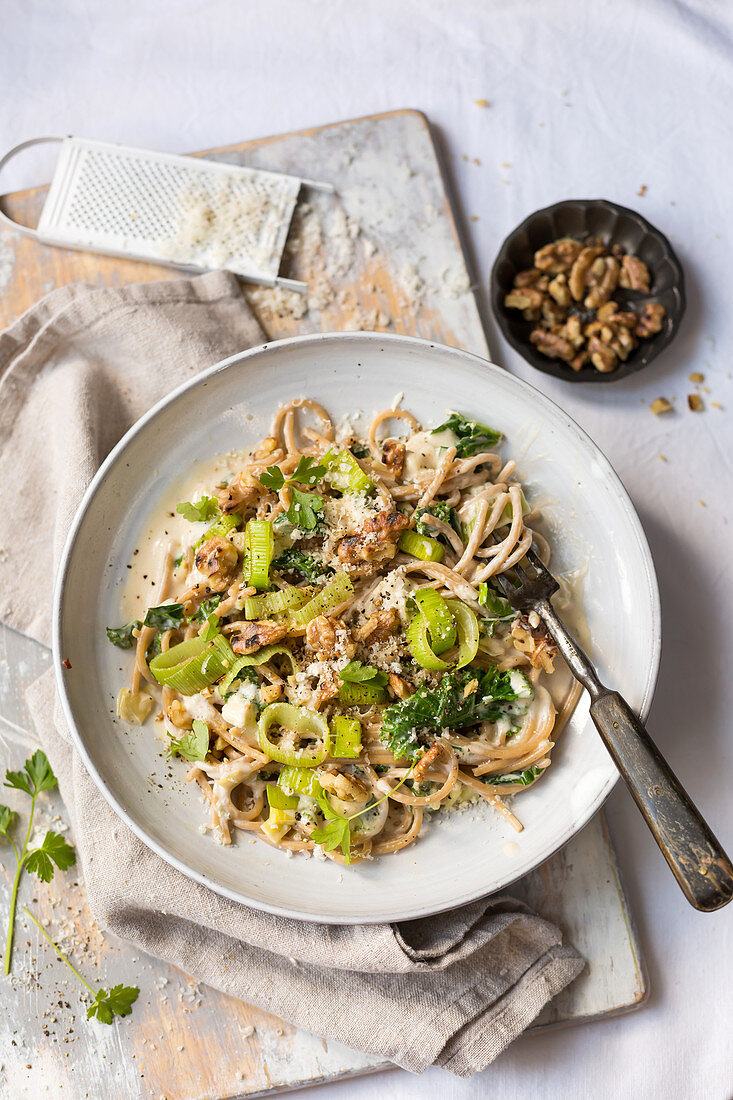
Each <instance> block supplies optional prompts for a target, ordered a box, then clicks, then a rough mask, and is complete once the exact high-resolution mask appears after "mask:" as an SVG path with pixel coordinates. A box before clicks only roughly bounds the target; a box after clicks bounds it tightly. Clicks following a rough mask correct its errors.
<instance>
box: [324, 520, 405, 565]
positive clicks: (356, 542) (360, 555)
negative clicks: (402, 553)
mask: <svg viewBox="0 0 733 1100" xmlns="http://www.w3.org/2000/svg"><path fill="white" fill-rule="evenodd" d="M409 522H410V521H409V520H408V518H407V516H403V515H402V513H401V512H391V511H389V510H387V509H385V510H384V511H383V512H378V513H377V515H376V516H373V517H372V518H371V519H368V520H367V521H366V523H365V524H364V526H363V527H362V529H361V532H360V533H359V534H358V535H347V537H346V538H344V539H342V540H341V542H340V543H339V547H338V551H337V553H338V556H339V560H340V561H341V562H343V564H344V565H352V566H357V567H363V566H364V565H372V566H373V565H376V564H377V562H379V561H386V560H389V558H393V557H394V555H395V552H396V547H395V543H396V542H397V539H398V538H399V537H400V535H401V533H402V532H403V531H404V530H405V528H406V527H407V526H409ZM362 571H364V570H363V568H362Z"/></svg>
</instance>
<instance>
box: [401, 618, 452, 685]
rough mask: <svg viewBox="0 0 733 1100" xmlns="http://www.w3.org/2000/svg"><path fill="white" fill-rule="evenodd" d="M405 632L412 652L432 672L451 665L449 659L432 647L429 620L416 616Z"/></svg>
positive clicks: (440, 670)
mask: <svg viewBox="0 0 733 1100" xmlns="http://www.w3.org/2000/svg"><path fill="white" fill-rule="evenodd" d="M405 633H406V635H407V644H408V646H409V647H410V653H411V654H412V656H413V657H414V659H415V660H416V661H417V663H418V664H419V665H421V666H422V668H427V669H428V670H429V671H430V672H444V671H445V670H446V669H448V668H450V667H451V666H450V664H449V663H448V662H447V661H444V660H442V659H441V658H440V657H438V656H437V655H436V653H435V652H434V650H433V649H432V648H431V646H430V642H429V640H428V626H427V622H426V621H425V619H423V618H422V616H421V615H416V616H415V618H414V619H413V620H412V622H411V623H410V625H409V626H408V628H407V630H406V631H405Z"/></svg>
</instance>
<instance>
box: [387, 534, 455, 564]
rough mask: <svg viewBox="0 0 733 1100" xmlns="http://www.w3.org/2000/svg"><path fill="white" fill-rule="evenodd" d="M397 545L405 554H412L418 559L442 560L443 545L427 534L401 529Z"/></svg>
mask: <svg viewBox="0 0 733 1100" xmlns="http://www.w3.org/2000/svg"><path fill="white" fill-rule="evenodd" d="M397 545H398V546H399V548H400V550H404V552H405V553H406V554H412V556H413V558H419V559H420V561H442V560H443V555H444V554H445V547H444V546H443V544H442V543H440V542H438V540H437V539H431V538H430V537H429V536H428V535H418V534H417V532H416V531H403V532H402V534H401V535H400V537H399V539H398V541H397Z"/></svg>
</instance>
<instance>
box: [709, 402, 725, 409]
mask: <svg viewBox="0 0 733 1100" xmlns="http://www.w3.org/2000/svg"><path fill="white" fill-rule="evenodd" d="M710 408H711V409H722V408H723V406H722V405H721V404H720V402H719V401H711V402H710Z"/></svg>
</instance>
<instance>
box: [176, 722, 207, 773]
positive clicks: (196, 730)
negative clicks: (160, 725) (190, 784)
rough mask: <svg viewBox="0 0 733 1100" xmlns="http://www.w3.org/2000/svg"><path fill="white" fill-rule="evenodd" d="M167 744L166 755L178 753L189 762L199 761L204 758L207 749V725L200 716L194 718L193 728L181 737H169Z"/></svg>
mask: <svg viewBox="0 0 733 1100" xmlns="http://www.w3.org/2000/svg"><path fill="white" fill-rule="evenodd" d="M170 740H171V743H170V745H169V746H168V756H173V754H174V753H176V752H177V753H178V755H179V756H182V757H183V759H184V760H188V762H189V764H195V763H200V762H201V761H203V760H205V759H206V754H207V753H208V751H209V727H208V726H207V724H206V722H203V721H202V720H201V719H200V718H194V720H193V728H192V729H191V731H190V732H189V733H185V734H184V735H183V737H180V738H177V737H171V739H170Z"/></svg>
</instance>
